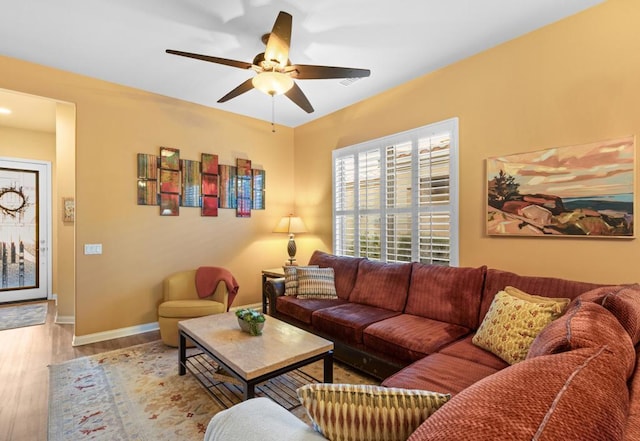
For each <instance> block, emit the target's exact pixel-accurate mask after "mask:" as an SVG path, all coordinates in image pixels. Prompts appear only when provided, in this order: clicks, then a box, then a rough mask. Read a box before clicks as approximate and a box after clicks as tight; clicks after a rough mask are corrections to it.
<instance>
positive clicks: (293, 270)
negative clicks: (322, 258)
mask: <svg viewBox="0 0 640 441" xmlns="http://www.w3.org/2000/svg"><path fill="white" fill-rule="evenodd" d="M317 267H318V265H310V266H295V265H285V266H283V267H282V268H283V270H284V295H285V296H297V295H298V269H300V268H317Z"/></svg>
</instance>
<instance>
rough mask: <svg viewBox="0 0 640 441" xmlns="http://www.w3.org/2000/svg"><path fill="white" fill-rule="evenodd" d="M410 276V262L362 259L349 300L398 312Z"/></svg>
mask: <svg viewBox="0 0 640 441" xmlns="http://www.w3.org/2000/svg"><path fill="white" fill-rule="evenodd" d="M410 278H411V264H410V263H384V262H377V261H373V260H363V261H362V262H360V267H359V269H358V279H357V280H356V285H355V286H354V287H353V291H352V292H351V296H350V297H349V301H350V302H354V303H361V304H364V305H369V306H376V307H378V308H384V309H389V310H391V311H396V312H400V311H402V310H403V309H404V305H405V303H406V302H407V291H408V289H409V280H410Z"/></svg>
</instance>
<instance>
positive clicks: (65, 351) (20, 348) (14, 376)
mask: <svg viewBox="0 0 640 441" xmlns="http://www.w3.org/2000/svg"><path fill="white" fill-rule="evenodd" d="M9 306H16V305H9ZM54 319H55V304H54V303H53V302H52V301H50V302H49V309H48V314H47V321H46V323H45V324H44V325H38V326H29V327H26V328H18V329H7V330H4V331H0V441H46V439H47V424H48V422H47V418H48V407H49V369H48V366H49V365H50V364H55V363H60V362H63V361H66V360H71V359H73V358H78V357H83V356H85V355H93V354H98V353H101V352H107V351H111V350H114V349H120V348H124V347H128V346H133V345H136V344H140V343H146V342H149V341H154V340H158V339H160V333H159V332H158V331H154V332H148V333H145V334H139V335H135V336H131V337H124V338H119V339H115V340H109V341H104V342H100V343H94V344H90V345H84V346H78V347H73V346H71V341H72V338H73V325H58V324H55V323H54Z"/></svg>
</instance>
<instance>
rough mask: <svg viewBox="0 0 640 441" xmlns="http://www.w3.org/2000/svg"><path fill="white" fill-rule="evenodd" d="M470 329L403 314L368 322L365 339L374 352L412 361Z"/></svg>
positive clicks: (366, 344)
mask: <svg viewBox="0 0 640 441" xmlns="http://www.w3.org/2000/svg"><path fill="white" fill-rule="evenodd" d="M468 333H469V329H467V328H465V327H462V326H459V325H453V324H451V323H445V322H440V321H437V320H431V319H428V318H425V317H419V316H416V315H411V314H400V315H397V316H395V317H391V318H388V319H386V320H382V321H379V322H376V323H373V324H372V325H369V326H367V327H366V328H365V330H364V334H363V342H364V345H365V347H366V348H367V349H369V350H371V351H373V352H378V353H381V354H384V355H385V356H388V357H391V358H393V359H394V360H401V361H404V362H407V363H411V362H414V361H416V360H419V359H421V358H423V357H424V356H425V355H429V354H432V353H434V352H436V351H438V349H440V348H442V347H443V346H445V345H447V344H449V343H451V342H453V341H455V340H457V339H459V338H461V337H462V336H464V335H465V334H468Z"/></svg>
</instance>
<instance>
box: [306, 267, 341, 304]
mask: <svg viewBox="0 0 640 441" xmlns="http://www.w3.org/2000/svg"><path fill="white" fill-rule="evenodd" d="M297 273H298V298H301V299H337V298H338V295H337V294H336V283H335V278H334V272H333V268H300V269H299V270H298V271H297Z"/></svg>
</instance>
